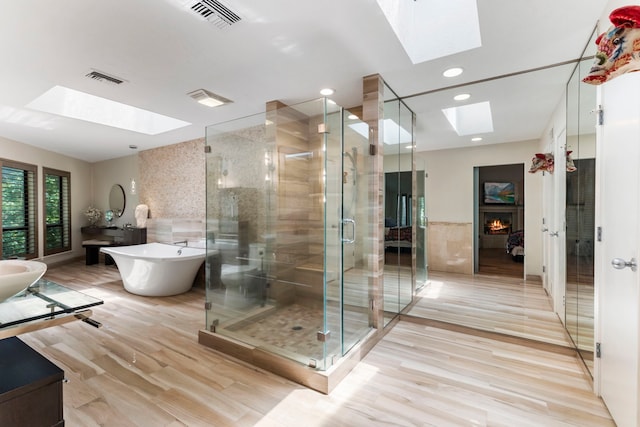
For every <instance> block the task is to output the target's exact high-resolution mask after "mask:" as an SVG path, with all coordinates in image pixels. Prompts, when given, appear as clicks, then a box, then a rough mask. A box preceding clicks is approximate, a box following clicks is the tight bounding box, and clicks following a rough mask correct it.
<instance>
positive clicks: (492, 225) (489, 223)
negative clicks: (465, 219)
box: [484, 212, 513, 235]
mask: <svg viewBox="0 0 640 427" xmlns="http://www.w3.org/2000/svg"><path fill="white" fill-rule="evenodd" d="M512 219H513V218H512V214H511V212H485V213H484V234H489V235H494V234H509V233H511V224H512Z"/></svg>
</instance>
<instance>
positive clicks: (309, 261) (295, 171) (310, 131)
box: [205, 99, 370, 370]
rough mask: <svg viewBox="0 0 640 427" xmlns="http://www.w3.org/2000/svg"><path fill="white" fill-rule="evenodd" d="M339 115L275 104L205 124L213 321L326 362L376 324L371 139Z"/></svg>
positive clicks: (308, 361)
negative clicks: (371, 277)
mask: <svg viewBox="0 0 640 427" xmlns="http://www.w3.org/2000/svg"><path fill="white" fill-rule="evenodd" d="M342 114H343V110H342V108H340V107H338V106H336V105H335V104H333V103H330V102H328V100H326V99H318V100H314V101H309V102H306V103H302V104H297V105H293V106H285V105H283V104H281V103H279V102H273V103H269V104H268V105H267V111H266V113H264V114H259V115H255V116H251V117H246V118H243V119H238V120H234V121H230V122H225V123H221V124H217V125H213V126H209V127H207V130H206V151H207V155H206V165H207V175H206V176H207V182H206V185H207V201H206V203H207V226H206V228H207V258H206V263H205V274H206V283H207V295H206V306H207V310H206V325H207V329H208V330H209V331H210V332H213V333H216V334H220V335H221V336H224V337H227V338H230V339H232V340H234V341H239V342H241V343H245V344H247V345H249V346H251V347H255V348H258V349H260V350H264V351H266V352H269V353H272V354H276V355H279V356H281V357H285V358H288V359H291V360H295V361H297V362H299V363H302V364H305V365H308V366H311V367H315V368H317V369H320V370H325V369H327V368H329V367H330V366H331V365H332V364H333V363H334V362H335V361H336V360H337V359H338V358H339V357H341V356H342V355H344V353H345V352H346V351H348V349H349V348H350V347H351V346H352V345H353V343H355V342H357V341H359V340H360V339H361V338H362V337H364V336H365V335H366V333H367V331H368V330H369V320H368V312H369V311H368V309H367V308H368V303H365V304H364V306H363V305H362V300H358V299H357V298H359V297H360V296H362V295H368V280H366V277H367V276H366V268H364V264H363V261H364V260H365V259H367V257H368V254H369V253H370V250H369V249H366V248H365V246H364V243H363V242H365V241H366V239H365V237H366V235H367V229H366V228H367V214H368V211H367V204H368V202H367V199H368V193H367V190H368V188H367V186H368V181H367V175H368V171H367V168H368V165H367V164H366V159H365V158H364V156H360V158H358V154H362V153H363V152H364V147H368V145H366V144H368V140H367V138H366V137H363V136H361V135H360V134H359V133H358V132H356V131H354V130H352V129H348V130H347V129H346V128H345V129H343V121H342ZM365 126H366V125H365ZM343 133H344V134H345V135H344V138H343ZM364 135H367V133H365V134H364ZM345 138H348V139H349V141H350V142H349V144H350V145H348V148H347V149H346V150H347V151H345V148H344V147H343V139H345ZM345 153H349V154H350V155H351V157H353V158H354V162H353V163H347V166H346V168H345V167H344V165H345V162H346V158H347V159H348V157H349V156H346V154H345ZM349 161H350V160H349ZM360 166H361V167H360ZM345 181H346V184H345ZM343 192H348V194H343ZM360 197H361V198H360ZM345 200H347V201H349V205H348V206H347V207H345V206H343V203H344V201H345ZM351 202H353V203H351ZM360 204H362V206H361V205H360ZM345 214H346V215H348V217H346V218H348V219H349V220H353V221H347V220H346V219H345V217H343V216H344V215H345ZM361 227H362V229H361ZM361 231H362V233H361V234H360V232H361ZM347 241H349V242H351V241H353V242H352V243H348V245H350V246H349V247H348V249H347V250H346V251H345V249H344V248H345V245H346V244H347V243H346V242H347ZM349 251H350V253H349ZM367 251H368V252H367ZM343 252H347V253H348V255H349V260H348V261H346V262H345V261H343V258H344V256H345V255H344V253H343ZM357 269H359V275H360V277H359V276H358V274H356V271H358V270H357ZM345 270H347V271H349V281H348V285H347V286H346V287H343V271H345ZM362 277H365V280H363V279H362ZM354 298H355V299H354ZM365 301H368V297H366V299H365ZM356 307H359V309H356Z"/></svg>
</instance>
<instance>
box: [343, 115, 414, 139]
mask: <svg viewBox="0 0 640 427" xmlns="http://www.w3.org/2000/svg"><path fill="white" fill-rule="evenodd" d="M383 126H384V139H383V142H384V143H385V144H387V145H397V144H404V143H408V142H413V139H412V138H411V133H409V131H407V130H406V129H405V128H403V127H402V126H398V124H397V123H396V122H395V121H393V120H392V119H384V123H383ZM349 127H350V128H351V129H353V130H354V131H356V132H358V133H359V134H360V135H362V136H364V137H365V138H369V125H368V124H366V123H363V122H358V123H353V124H350V125H349Z"/></svg>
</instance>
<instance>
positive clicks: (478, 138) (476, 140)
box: [471, 136, 482, 142]
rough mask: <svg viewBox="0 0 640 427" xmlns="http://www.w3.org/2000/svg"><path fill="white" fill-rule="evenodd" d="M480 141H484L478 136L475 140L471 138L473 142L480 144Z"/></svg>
mask: <svg viewBox="0 0 640 427" xmlns="http://www.w3.org/2000/svg"><path fill="white" fill-rule="evenodd" d="M478 141H482V138H480V137H479V136H476V137H475V138H471V142H478Z"/></svg>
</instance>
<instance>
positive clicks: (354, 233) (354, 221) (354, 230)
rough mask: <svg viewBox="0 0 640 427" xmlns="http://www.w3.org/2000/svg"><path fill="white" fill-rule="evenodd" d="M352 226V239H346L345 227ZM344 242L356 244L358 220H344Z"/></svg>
mask: <svg viewBox="0 0 640 427" xmlns="http://www.w3.org/2000/svg"><path fill="white" fill-rule="evenodd" d="M345 224H351V230H352V233H351V239H345V238H344V225H345ZM342 242H343V243H355V242H356V220H355V219H351V218H343V219H342Z"/></svg>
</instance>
